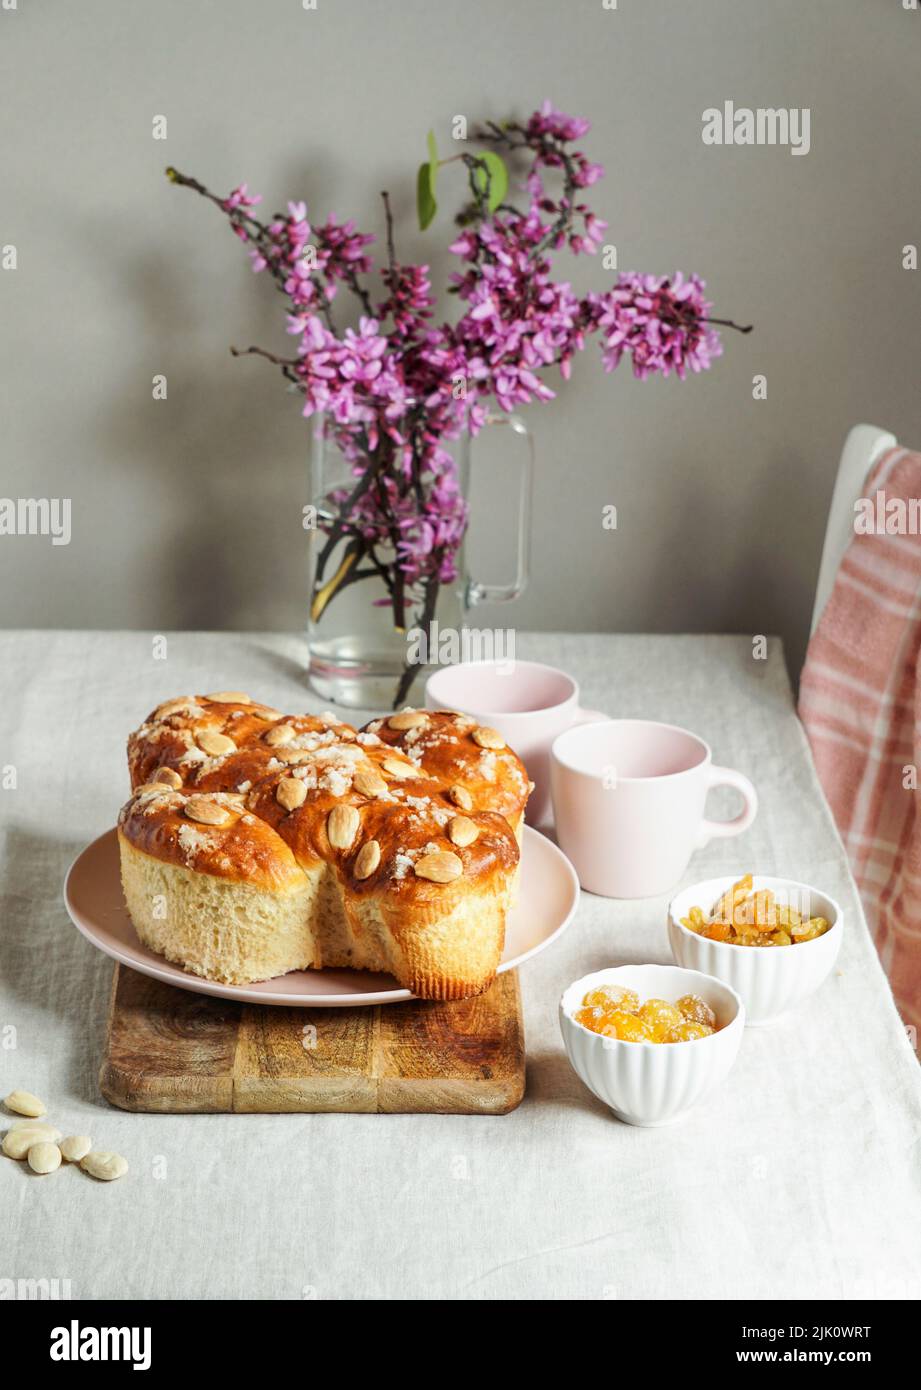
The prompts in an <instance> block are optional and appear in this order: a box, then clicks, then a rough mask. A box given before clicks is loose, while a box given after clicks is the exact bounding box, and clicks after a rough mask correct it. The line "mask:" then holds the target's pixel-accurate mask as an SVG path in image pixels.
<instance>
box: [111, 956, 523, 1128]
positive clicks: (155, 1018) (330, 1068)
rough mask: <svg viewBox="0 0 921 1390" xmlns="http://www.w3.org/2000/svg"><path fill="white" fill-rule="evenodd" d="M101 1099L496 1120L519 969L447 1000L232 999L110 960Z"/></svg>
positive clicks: (175, 1108) (514, 1070)
mask: <svg viewBox="0 0 921 1390" xmlns="http://www.w3.org/2000/svg"><path fill="white" fill-rule="evenodd" d="M99 1080H100V1086H101V1088H102V1093H103V1095H104V1096H105V1097H106V1099H107V1100H109V1101H111V1103H112V1104H113V1105H117V1106H120V1107H121V1108H122V1109H123V1110H143V1111H158V1112H167V1113H184V1112H196V1111H197V1112H202V1111H208V1112H238V1111H239V1112H250V1113H252V1112H255V1111H263V1112H295V1111H301V1112H303V1111H306V1112H318V1111H337V1110H338V1111H349V1112H356V1113H359V1112H360V1113H364V1114H369V1113H374V1112H382V1113H386V1114H458V1115H505V1114H507V1113H508V1112H509V1111H510V1110H514V1109H515V1107H516V1106H517V1105H518V1104H519V1103H520V1101H521V1098H522V1096H523V1095H524V1085H525V1059H524V1027H523V1025H522V1019H521V995H520V992H519V988H518V975H517V971H514V970H510V971H508V972H507V973H506V974H504V975H500V976H498V978H497V979H496V981H495V983H494V984H493V985H492V987H491V988H490V989H489V990H488V991H487V993H486V994H482V995H480V996H479V997H478V998H476V999H468V1000H462V1001H460V1002H455V1003H450V1004H436V1003H429V1002H426V1001H423V1000H412V1001H410V1002H409V1003H405V1004H386V1005H381V1006H372V1007H369V1008H361V1009H287V1008H275V1007H267V1006H265V1005H253V1004H237V1003H233V1002H231V1001H229V1000H224V999H215V998H212V997H211V996H209V995H204V994H193V993H192V992H191V991H190V990H184V989H175V988H174V987H173V986H172V985H165V984H162V983H161V982H160V981H159V980H153V979H149V978H148V977H147V976H146V975H139V974H138V973H137V971H135V970H130V969H129V968H128V967H127V966H124V965H116V966H115V975H114V978H113V980H112V999H111V1004H110V1008H109V1023H108V1031H107V1036H106V1047H105V1055H104V1058H103V1062H102V1067H101V1070H100V1076H99Z"/></svg>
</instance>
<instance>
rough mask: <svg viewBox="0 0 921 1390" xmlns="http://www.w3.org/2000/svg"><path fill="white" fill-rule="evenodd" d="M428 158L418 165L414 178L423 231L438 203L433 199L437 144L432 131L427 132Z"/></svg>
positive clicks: (436, 173)
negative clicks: (417, 171)
mask: <svg viewBox="0 0 921 1390" xmlns="http://www.w3.org/2000/svg"><path fill="white" fill-rule="evenodd" d="M428 149H429V158H428V163H427V164H420V165H419V176H418V178H417V180H416V208H417V211H418V214H419V226H420V227H421V228H422V230H423V232H424V231H425V229H426V227H428V226H430V225H431V223H432V221H433V219H434V217H435V214H436V212H437V211H438V204H437V202H436V201H435V185H436V183H437V181H438V145H437V144H436V142H435V134H434V131H431V130H430V131H429V133H428Z"/></svg>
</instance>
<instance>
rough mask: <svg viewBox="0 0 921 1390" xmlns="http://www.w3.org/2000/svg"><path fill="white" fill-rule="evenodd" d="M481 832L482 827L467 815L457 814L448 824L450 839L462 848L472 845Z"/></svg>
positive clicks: (453, 843)
mask: <svg viewBox="0 0 921 1390" xmlns="http://www.w3.org/2000/svg"><path fill="white" fill-rule="evenodd" d="M479 833H480V827H479V826H478V825H476V824H475V823H474V822H473V821H472V820H469V819H468V818H467V816H455V817H454V819H453V820H452V821H450V822H449V824H448V839H449V840H450V841H451V843H452V845H458V846H459V847H460V848H461V849H463V848H464V846H465V845H472V844H473V842H474V840H475V839H476V837H477V836H478V835H479Z"/></svg>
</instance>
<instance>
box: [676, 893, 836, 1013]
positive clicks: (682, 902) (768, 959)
mask: <svg viewBox="0 0 921 1390" xmlns="http://www.w3.org/2000/svg"><path fill="white" fill-rule="evenodd" d="M741 877H742V875H741V874H730V875H727V876H726V877H724V878H711V879H707V880H706V882H704V883H695V884H694V885H693V887H691V888H685V889H683V890H682V891H681V892H680V893H678V894H677V896H676V897H674V898H672V900H671V902H670V903H669V905H668V939H669V941H670V943H671V948H672V954H673V955H674V957H675V960H676V961H678V963H679V964H680V965H686V966H688V967H689V968H690V969H691V970H702V971H703V972H704V973H705V974H707V975H714V976H715V977H716V978H717V979H718V980H723V981H725V983H726V984H727V985H730V986H731V988H732V989H734V990H735V991H736V993H737V994H738V995H739V996H740V998H741V999H742V1001H743V1003H744V1004H745V1013H746V1019H747V1022H748V1023H750V1024H754V1025H758V1024H762V1023H773V1022H774V1021H775V1019H778V1018H779V1017H780V1016H781V1014H785V1013H786V1012H787V1010H788V1009H792V1008H795V1006H796V1005H797V1004H801V1003H802V1002H803V1000H804V999H808V997H809V995H810V994H814V993H815V991H816V990H817V989H818V988H819V985H821V984H822V983H823V982H824V981H825V979H826V978H827V977H828V975H829V974H830V973H831V970H832V967H833V966H834V963H835V961H836V960H837V959H838V952H839V950H840V949H841V937H842V934H843V931H844V918H843V915H842V912H841V909H840V907H839V906H838V904H837V903H836V902H835V900H834V898H830V897H829V896H828V894H827V893H821V892H820V891H819V890H818V888H812V887H811V886H810V885H809V884H808V883H798V882H797V881H796V880H795V879H792V878H772V877H770V876H766V875H764V874H755V875H754V877H753V887H754V889H755V890H756V891H757V890H758V889H759V888H770V889H771V890H772V891H773V892H774V894H775V895H776V897H777V900H778V901H779V902H785V901H787V902H792V903H793V905H794V906H795V907H797V908H799V909H802V908H807V909H808V912H809V915H810V916H811V917H826V918H827V919H828V922H829V924H830V925H829V928H828V931H827V932H825V934H824V936H817V937H816V939H815V940H814V941H804V942H802V943H801V944H800V945H799V946H733V945H731V944H730V943H729V942H726V941H710V940H709V939H708V938H707V937H705V936H699V935H698V934H697V932H693V931H689V930H688V928H687V927H683V926H682V925H681V918H682V917H687V916H688V914H689V912H690V910H691V908H692V907H700V908H702V909H703V910H704V912H709V911H710V910H711V908H712V907H713V905H714V903H716V902H718V900H719V899H720V898H721V897H722V895H723V894H724V893H725V892H726V891H727V890H728V889H730V888H731V887H732V885H733V884H734V883H737V882H738V881H739V879H740V878H741Z"/></svg>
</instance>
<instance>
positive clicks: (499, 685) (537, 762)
mask: <svg viewBox="0 0 921 1390" xmlns="http://www.w3.org/2000/svg"><path fill="white" fill-rule="evenodd" d="M425 703H426V706H427V707H428V708H429V709H454V710H457V711H458V712H459V713H460V714H472V715H473V717H474V719H476V720H478V722H479V723H480V724H486V725H488V726H489V727H490V728H493V729H498V730H499V733H500V734H501V735H502V737H503V738H504V739H505V741H506V742H507V743H508V745H509V747H510V748H513V749H514V751H515V752H516V753H517V754H518V756H519V758H520V759H521V761H522V762H523V763H524V765H525V767H526V768H527V769H528V776H529V777H530V779H531V781H532V782H533V783H534V791H533V792H532V793H531V799H530V801H529V802H528V809H527V814H526V817H525V819H526V820H527V821H528V823H529V824H530V825H543V824H545V823H546V822H547V821H548V820H549V819H550V747H551V745H552V743H553V740H554V739H555V738H556V737H557V736H558V735H559V734H562V733H563V732H564V731H565V730H567V729H571V728H572V727H573V725H576V724H584V723H587V722H594V721H596V720H600V719H601V720H603V719H607V715H605V714H599V713H598V711H597V710H585V709H581V708H580V707H579V687H578V685H577V684H576V682H575V681H574V680H573V678H572V676H568V675H567V674H566V672H565V671H558V670H557V668H556V667H555V666H543V665H541V663H540V662H538V661H462V662H459V663H458V664H457V665H456V666H445V667H443V668H442V669H441V670H440V671H436V672H435V674H434V675H433V676H430V677H429V679H428V682H427V684H426V687H425Z"/></svg>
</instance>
